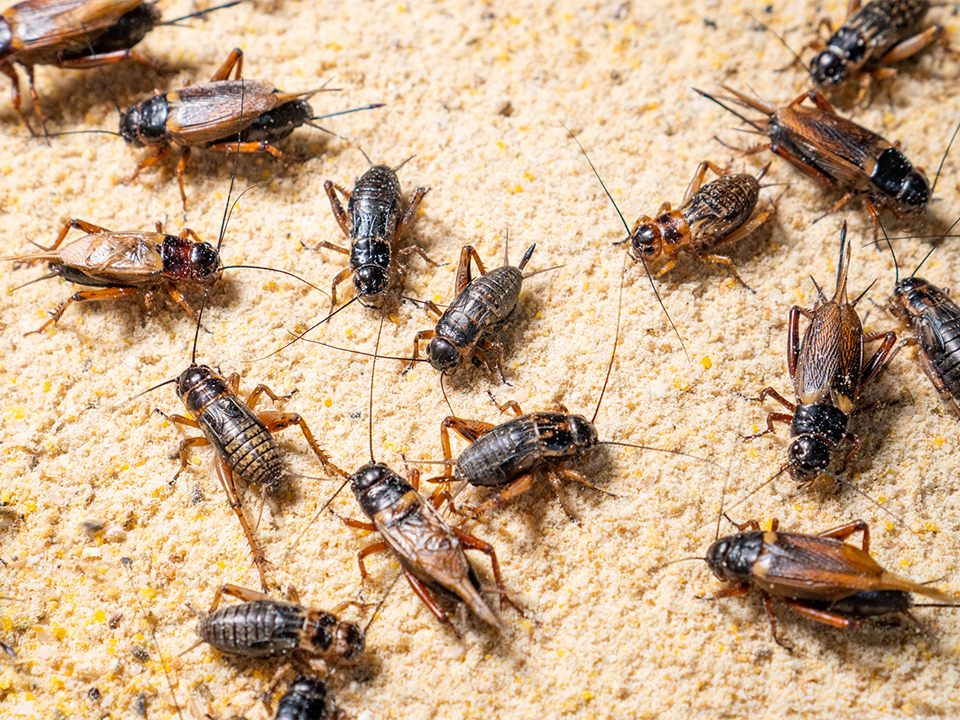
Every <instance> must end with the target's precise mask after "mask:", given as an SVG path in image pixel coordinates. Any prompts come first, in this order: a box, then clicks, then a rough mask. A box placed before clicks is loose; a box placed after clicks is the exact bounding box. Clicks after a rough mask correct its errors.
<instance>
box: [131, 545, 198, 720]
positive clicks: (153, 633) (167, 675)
mask: <svg viewBox="0 0 960 720" xmlns="http://www.w3.org/2000/svg"><path fill="white" fill-rule="evenodd" d="M120 563H121V564H122V565H123V567H124V568H126V570H127V584H128V585H129V586H130V591H131V594H132V595H133V598H134V600H136V601H137V606H138V607H139V608H140V615H141V616H142V617H143V621H144V623H146V625H147V627H148V628H149V629H150V639H151V640H152V641H153V647H154V648H155V649H156V651H157V656H158V657H159V658H160V667H161V668H163V676H164V677H165V678H166V679H167V687H168V688H170V697H172V698H173V706H174V707H175V708H176V709H177V716H178V717H179V718H180V720H183V711H181V710H180V703H179V702H177V694H176V693H175V692H174V691H173V681H172V680H171V679H170V672H169V671H168V670H167V661H166V660H164V659H163V651H162V650H161V649H160V643H159V642H157V631H156V629H155V628H154V627H153V625H151V624H150V620H149V619H148V618H147V611H146V610H144V608H143V603H142V602H141V601H140V594H139V593H138V592H137V590H136V588H135V587H134V583H133V570H132V569H131V566H132V565H133V560H131V559H130V558H128V557H122V558H120Z"/></svg>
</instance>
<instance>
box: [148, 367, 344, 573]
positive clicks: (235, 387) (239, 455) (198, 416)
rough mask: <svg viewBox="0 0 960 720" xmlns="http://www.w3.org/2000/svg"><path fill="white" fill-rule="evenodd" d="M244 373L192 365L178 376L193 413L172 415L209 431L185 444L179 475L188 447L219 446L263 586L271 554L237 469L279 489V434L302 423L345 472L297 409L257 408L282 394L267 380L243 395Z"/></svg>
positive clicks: (224, 479) (323, 458)
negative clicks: (246, 506) (248, 512)
mask: <svg viewBox="0 0 960 720" xmlns="http://www.w3.org/2000/svg"><path fill="white" fill-rule="evenodd" d="M239 388H240V376H239V374H237V373H234V374H232V375H231V376H230V377H229V378H224V377H222V376H221V375H220V374H219V373H217V372H216V371H214V370H213V369H211V368H209V367H207V366H206V365H196V364H191V365H190V367H188V368H187V369H186V370H184V371H183V373H182V374H181V375H180V377H179V378H178V380H177V396H178V397H179V398H180V399H181V400H182V401H183V404H184V407H186V409H187V412H188V413H190V415H191V416H192V417H184V416H182V415H171V416H167V419H168V420H170V421H171V422H173V423H177V424H181V425H186V426H188V427H194V428H197V429H199V430H201V431H202V432H203V436H202V437H199V436H198V437H191V438H187V439H185V440H183V441H182V442H181V443H180V469H179V470H178V471H177V474H176V475H174V480H175V479H176V478H177V477H179V475H180V473H182V472H183V469H184V468H185V467H186V466H187V464H188V462H189V459H188V457H187V449H188V448H189V447H190V446H192V445H212V446H213V447H214V448H215V449H216V451H217V474H218V475H219V477H220V483H221V485H222V486H223V488H224V491H225V492H226V493H227V500H228V501H229V503H230V506H231V507H232V508H233V510H234V512H235V513H236V515H237V518H238V520H239V521H240V526H241V528H242V529H243V533H244V536H245V537H246V539H247V542H248V543H249V545H250V549H251V551H252V554H253V562H254V564H255V565H256V566H257V570H258V572H259V573H260V582H261V584H262V586H263V589H264V590H266V588H267V580H266V573H265V568H266V565H267V559H266V555H265V554H264V552H263V549H262V548H261V547H260V544H259V542H258V541H257V539H256V537H255V536H254V533H253V530H252V529H251V527H250V524H249V523H248V522H247V519H246V516H245V515H244V513H243V505H242V503H241V501H240V497H239V495H238V494H237V490H236V486H235V483H234V473H236V474H237V475H239V476H240V477H241V478H243V479H244V480H246V481H248V482H250V483H253V484H254V485H257V486H259V487H262V488H264V490H265V491H267V492H276V491H277V490H278V489H279V488H280V485H281V483H282V481H283V479H284V476H285V474H286V468H285V466H284V462H283V455H282V453H281V452H280V447H279V445H278V444H277V441H276V438H274V436H273V433H274V432H276V431H277V430H282V429H283V428H287V427H290V426H291V425H297V426H299V427H300V430H301V432H302V433H303V436H304V438H306V440H307V443H308V444H309V445H310V449H311V450H312V451H313V452H314V454H315V455H316V456H317V458H318V459H319V460H320V463H321V464H322V465H323V468H324V470H325V471H326V472H328V473H330V472H333V473H336V474H340V475H342V472H341V471H340V470H339V469H338V468H337V467H336V466H335V465H333V464H332V463H331V462H330V460H329V458H328V457H327V455H326V454H325V453H324V452H323V450H321V449H320V446H319V445H318V444H317V441H316V439H315V438H314V436H313V433H312V432H311V431H310V428H309V426H308V425H307V423H306V421H305V420H304V419H303V418H302V417H300V415H298V414H296V413H285V412H277V411H269V410H268V411H263V412H260V413H257V412H256V411H255V410H254V408H255V406H256V403H257V401H258V400H259V399H260V396H261V395H263V394H266V395H267V396H268V397H269V398H270V399H271V400H273V401H277V400H279V399H280V397H279V396H278V395H276V394H275V393H274V392H273V391H272V390H270V388H268V387H267V386H266V385H258V386H257V387H256V388H255V389H254V391H253V392H252V393H251V394H250V396H249V397H248V398H247V399H246V400H242V399H241V398H240V397H239V395H238V394H237V393H238V391H239Z"/></svg>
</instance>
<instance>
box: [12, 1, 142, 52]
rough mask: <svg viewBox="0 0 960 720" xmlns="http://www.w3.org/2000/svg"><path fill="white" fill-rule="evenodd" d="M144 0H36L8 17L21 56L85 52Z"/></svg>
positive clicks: (16, 7)
mask: <svg viewBox="0 0 960 720" xmlns="http://www.w3.org/2000/svg"><path fill="white" fill-rule="evenodd" d="M140 5H143V0H34V1H33V2H29V3H20V4H18V5H15V6H13V7H12V8H10V10H8V11H7V12H6V13H4V15H5V16H6V17H7V20H8V21H9V22H10V23H11V25H12V26H13V27H14V28H15V29H16V36H17V38H18V39H19V40H20V42H21V43H22V44H21V48H22V49H21V54H30V53H36V54H40V53H50V54H51V55H56V54H57V53H64V54H69V53H72V52H74V51H82V50H83V49H84V48H85V47H87V46H89V45H90V44H92V43H93V41H94V40H95V39H96V38H97V37H99V36H100V35H101V34H102V33H103V32H104V31H105V30H107V29H109V28H110V27H112V26H113V25H115V24H116V22H117V20H119V19H120V18H121V17H122V16H124V15H126V14H127V13H128V12H130V11H131V10H133V9H135V8H137V7H139V6H140Z"/></svg>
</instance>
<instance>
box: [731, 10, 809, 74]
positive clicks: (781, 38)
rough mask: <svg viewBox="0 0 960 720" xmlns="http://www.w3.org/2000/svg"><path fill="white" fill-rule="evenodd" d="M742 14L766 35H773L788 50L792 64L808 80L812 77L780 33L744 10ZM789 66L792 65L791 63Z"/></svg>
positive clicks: (801, 59) (781, 70)
mask: <svg viewBox="0 0 960 720" xmlns="http://www.w3.org/2000/svg"><path fill="white" fill-rule="evenodd" d="M743 14H744V15H746V16H747V17H748V18H750V19H751V20H753V21H754V22H755V23H756V24H757V25H759V26H760V27H761V28H763V29H764V30H766V31H767V32H768V33H770V34H771V35H773V36H774V37H775V38H776V39H777V40H779V41H780V44H781V45H783V46H784V47H785V48H786V49H787V50H789V51H790V54H791V55H793V59H794V62H796V63H797V64H798V65H799V66H800V67H801V68H803V70H804V72H806V73H807V76H808V77H810V78H812V77H813V73H812V72H810V68H809V67H807V65H806V64H804V62H803V58H802V57H800V56H799V55H798V54H797V51H796V50H794V49H793V48H792V47H790V46H789V45H788V44H787V41H786V40H784V39H783V36H782V35H781V34H780V33H778V32H777V31H776V30H774V29H773V28H772V27H770V26H769V25H767V24H766V23H765V22H763V21H762V20H758V19H757V18H756V17H755V16H754V15H752V14H751V13H749V12H747V11H746V10H744V12H743ZM791 64H792V63H791ZM789 67H790V65H788V66H787V67H785V68H782V69H780V70H777V71H776V72H783V70H786V69H788V68H789Z"/></svg>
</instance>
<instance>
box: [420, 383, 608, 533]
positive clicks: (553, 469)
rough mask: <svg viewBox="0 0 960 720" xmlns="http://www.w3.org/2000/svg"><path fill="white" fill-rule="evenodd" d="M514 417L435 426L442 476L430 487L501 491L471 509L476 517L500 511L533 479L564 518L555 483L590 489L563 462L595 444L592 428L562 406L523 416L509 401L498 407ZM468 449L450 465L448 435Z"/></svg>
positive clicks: (570, 514)
mask: <svg viewBox="0 0 960 720" xmlns="http://www.w3.org/2000/svg"><path fill="white" fill-rule="evenodd" d="M507 408H511V409H513V410H514V412H515V413H516V414H517V415H518V417H516V418H514V419H513V420H508V421H507V422H505V423H501V424H500V425H494V424H492V423H486V422H482V421H480V420H467V419H464V418H458V417H453V416H448V417H446V418H444V419H443V422H442V423H441V424H440V443H441V445H442V446H443V456H444V459H445V461H446V462H447V463H448V465H447V469H446V470H445V472H444V475H441V476H438V477H436V478H434V479H433V480H432V482H446V483H449V482H453V481H460V483H461V485H462V484H464V483H467V484H470V485H473V486H475V487H503V486H506V487H504V489H503V490H501V491H500V492H499V493H497V494H496V495H494V496H493V497H492V498H490V499H489V500H486V501H485V502H483V503H481V504H480V505H479V506H477V507H476V508H474V509H473V510H472V511H471V513H472V514H473V515H474V516H475V517H476V516H478V515H481V514H482V513H485V512H486V511H487V510H490V509H491V508H494V507H496V506H498V505H502V504H503V503H505V502H507V501H508V500H511V499H513V498H515V497H516V496H518V495H520V494H522V493H524V492H526V491H527V490H529V489H530V487H532V485H533V483H534V480H535V479H536V477H537V474H542V475H543V477H544V478H545V479H546V480H547V481H548V482H549V483H550V485H551V486H552V487H553V488H554V490H555V491H556V493H557V497H558V498H559V500H560V504H561V506H562V507H563V510H564V512H565V513H566V514H567V516H568V517H570V518H571V519H574V515H573V512H572V511H571V510H570V508H569V507H567V504H566V502H565V500H564V496H563V492H562V486H561V479H562V478H566V479H568V480H573V481H575V482H578V483H580V484H582V485H585V486H587V487H589V488H592V489H596V488H595V487H594V485H593V484H592V483H591V482H590V481H589V480H588V479H587V478H586V476H584V475H583V474H582V473H579V472H577V471H576V470H572V469H570V468H568V467H565V466H564V465H563V464H562V463H564V462H565V461H571V460H579V459H581V458H582V457H583V456H584V455H586V453H588V452H589V451H590V450H592V449H593V448H595V447H596V446H597V445H599V444H600V438H599V435H598V433H597V428H596V426H595V425H594V424H593V422H592V421H590V420H587V419H586V418H585V417H583V416H582V415H574V414H572V413H570V412H568V411H567V409H566V408H565V407H563V406H562V405H560V406H557V409H556V410H555V411H554V412H536V413H530V414H527V415H524V414H523V413H522V411H521V410H520V407H519V406H518V405H517V404H516V402H514V401H510V402H508V403H506V404H505V405H503V406H501V408H500V409H501V410H505V409H507ZM451 429H452V430H453V431H454V432H456V433H457V434H458V435H460V436H461V437H462V438H463V439H465V440H467V441H468V442H469V443H470V444H469V445H468V446H467V447H465V448H464V449H463V450H462V451H461V452H460V454H459V455H458V456H457V459H456V462H454V461H453V450H452V447H451V445H450V430H451Z"/></svg>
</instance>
